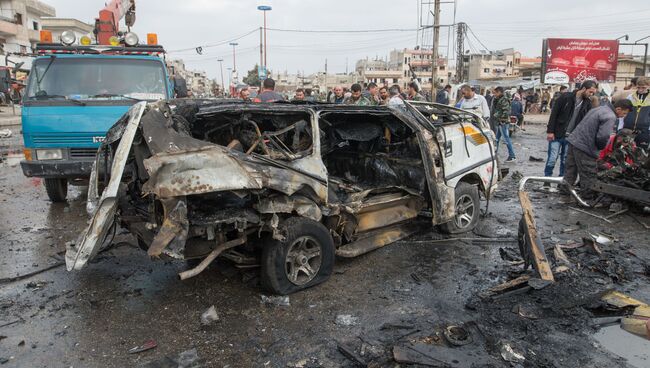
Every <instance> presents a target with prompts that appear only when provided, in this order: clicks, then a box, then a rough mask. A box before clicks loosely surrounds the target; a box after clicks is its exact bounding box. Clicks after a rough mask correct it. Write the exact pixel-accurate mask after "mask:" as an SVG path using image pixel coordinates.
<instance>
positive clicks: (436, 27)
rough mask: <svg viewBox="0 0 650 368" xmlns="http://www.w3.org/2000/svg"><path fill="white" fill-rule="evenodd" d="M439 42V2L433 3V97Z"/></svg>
mask: <svg viewBox="0 0 650 368" xmlns="http://www.w3.org/2000/svg"><path fill="white" fill-rule="evenodd" d="M439 41H440V0H435V2H434V3H433V47H432V53H431V96H432V98H434V97H433V96H435V90H436V83H437V82H438V42H439Z"/></svg>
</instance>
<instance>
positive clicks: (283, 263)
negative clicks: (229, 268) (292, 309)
mask: <svg viewBox="0 0 650 368" xmlns="http://www.w3.org/2000/svg"><path fill="white" fill-rule="evenodd" d="M284 226H286V233H285V239H284V240H283V241H279V240H271V241H270V242H269V243H267V244H266V245H265V247H264V249H263V251H262V271H261V272H262V274H261V281H262V286H263V287H264V288H265V289H267V290H269V291H271V292H273V293H275V294H280V295H287V294H291V293H294V292H296V291H299V290H303V289H306V288H309V287H312V286H314V285H318V284H320V283H321V282H324V281H326V280H327V279H329V277H330V276H331V275H332V271H333V269H334V258H335V249H334V241H333V240H332V236H331V235H330V233H329V231H328V230H327V228H325V226H323V225H322V224H321V223H318V222H316V221H313V220H310V219H306V218H302V217H292V218H289V219H288V220H287V221H286V222H285V223H284Z"/></svg>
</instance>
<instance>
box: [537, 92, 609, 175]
mask: <svg viewBox="0 0 650 368" xmlns="http://www.w3.org/2000/svg"><path fill="white" fill-rule="evenodd" d="M597 90H598V84H596V82H594V81H591V80H588V81H585V82H583V83H582V85H581V86H580V89H579V90H577V91H574V92H567V93H565V94H563V95H562V96H560V97H559V98H558V99H557V101H555V103H554V104H553V109H552V110H551V116H550V117H549V119H548V125H547V126H546V133H547V135H546V140H548V156H547V158H546V167H545V168H544V176H553V169H554V168H555V163H556V162H557V159H558V158H560V176H564V164H565V161H566V154H567V145H568V144H569V143H568V142H567V140H566V136H567V135H568V133H571V131H573V129H574V128H575V127H576V125H578V123H580V120H582V118H583V117H584V116H585V115H586V114H587V112H588V111H589V109H591V101H590V100H589V97H591V96H593V94H594V93H596V91H597Z"/></svg>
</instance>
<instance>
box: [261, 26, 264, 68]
mask: <svg viewBox="0 0 650 368" xmlns="http://www.w3.org/2000/svg"><path fill="white" fill-rule="evenodd" d="M262 33H263V32H262V27H260V67H263V66H264V41H263V38H262V37H263V36H262Z"/></svg>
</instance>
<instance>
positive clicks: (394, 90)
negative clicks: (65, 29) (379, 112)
mask: <svg viewBox="0 0 650 368" xmlns="http://www.w3.org/2000/svg"><path fill="white" fill-rule="evenodd" d="M388 95H389V96H390V98H389V99H388V106H404V100H403V99H402V90H401V88H400V87H399V85H397V84H393V85H392V86H391V87H390V88H389V89H388Z"/></svg>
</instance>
